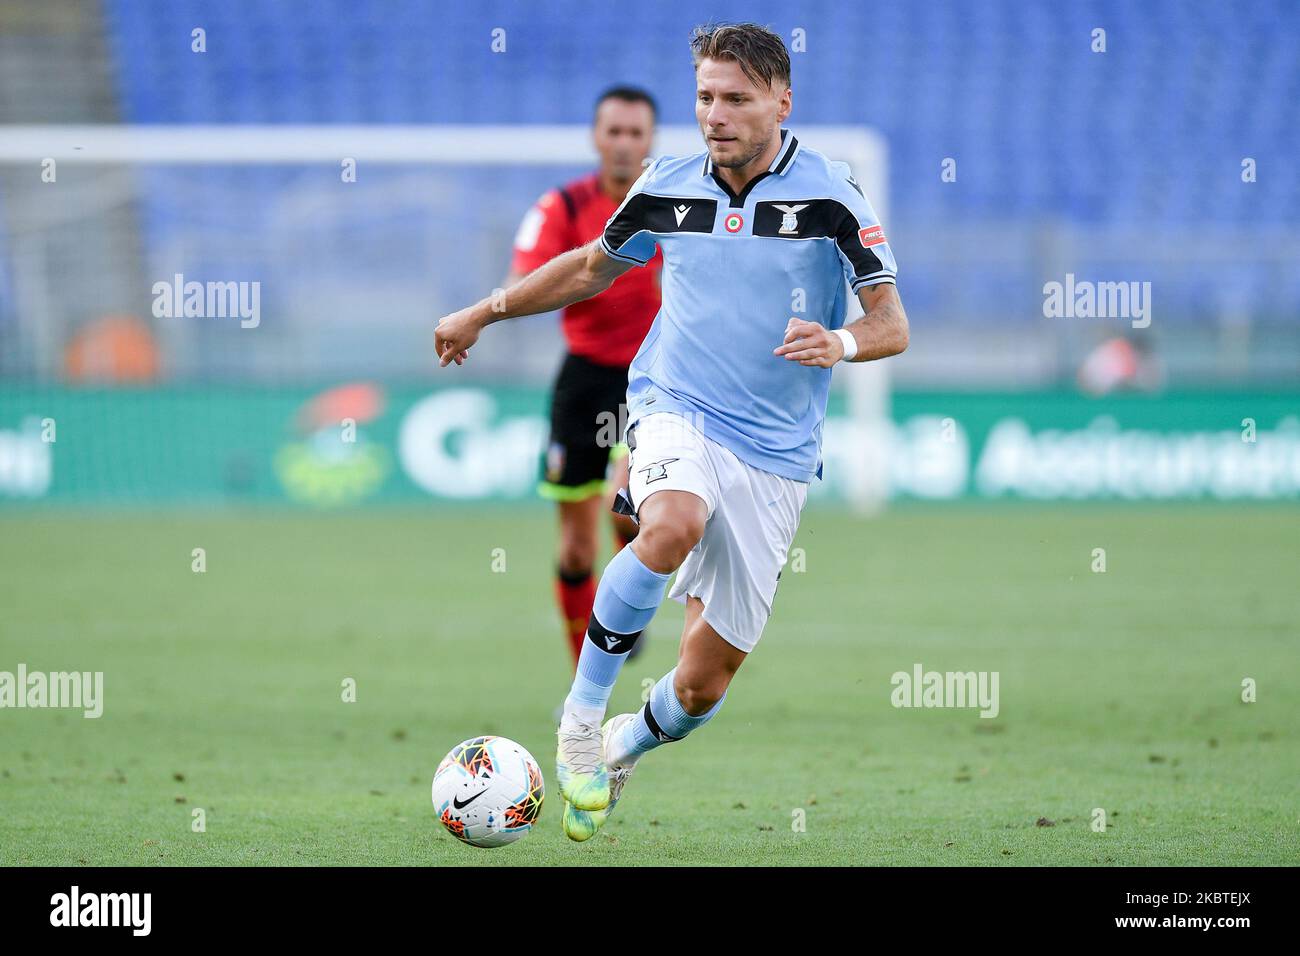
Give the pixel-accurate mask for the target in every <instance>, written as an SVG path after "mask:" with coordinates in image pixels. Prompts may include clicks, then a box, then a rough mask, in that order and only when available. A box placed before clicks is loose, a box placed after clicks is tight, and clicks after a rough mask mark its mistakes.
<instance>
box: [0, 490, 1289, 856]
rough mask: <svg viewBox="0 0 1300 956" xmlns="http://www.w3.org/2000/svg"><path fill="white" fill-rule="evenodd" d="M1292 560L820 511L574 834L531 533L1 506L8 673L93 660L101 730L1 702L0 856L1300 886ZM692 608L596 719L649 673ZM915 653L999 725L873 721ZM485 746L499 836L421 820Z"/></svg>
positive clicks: (979, 521)
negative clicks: (830, 867) (519, 781)
mask: <svg viewBox="0 0 1300 956" xmlns="http://www.w3.org/2000/svg"><path fill="white" fill-rule="evenodd" d="M1297 542H1300V512H1297V511H1296V510H1294V509H1290V508H1286V507H1242V508H1237V507H1226V506H1222V507H1221V506H1206V507H1192V506H1183V507H1167V508H1143V507H1138V506H1106V507H1101V506H1098V507H1083V506H1079V507H1068V508H1059V507H1048V506H1027V505H1026V506H1005V507H1004V506H997V507H993V506H986V507H970V508H951V507H944V508H939V507H921V506H911V507H906V506H905V507H901V508H898V509H895V510H894V511H892V512H891V513H890V514H888V515H886V516H885V517H883V518H880V519H877V520H870V521H864V520H856V519H852V518H848V517H846V516H844V515H841V514H839V513H836V512H831V511H824V510H821V511H819V510H815V509H810V510H809V511H808V512H807V513H806V514H805V517H804V523H803V525H802V527H801V528H800V531H799V534H798V537H797V539H796V542H795V546H796V547H797V548H803V549H804V561H805V562H806V570H805V571H804V572H803V573H793V572H792V571H790V570H787V572H786V574H785V575H784V576H783V578H782V582H781V588H780V592H779V594H778V597H777V601H776V608H775V611H774V613H773V616H772V619H771V622H770V624H769V626H768V628H767V631H766V633H765V634H764V637H763V640H762V643H761V644H760V645H759V647H758V650H757V651H756V652H755V654H754V655H753V656H752V658H751V659H750V660H749V661H748V662H747V663H746V664H745V666H744V668H743V669H742V670H741V672H740V674H739V675H738V677H737V680H736V683H735V684H734V685H733V687H732V691H731V694H730V696H729V697H728V700H727V704H726V706H725V707H724V708H723V709H722V711H721V713H720V714H719V716H718V717H717V719H716V720H714V722H713V723H712V724H710V725H709V726H708V727H706V728H704V729H703V730H701V731H700V732H699V733H698V734H696V735H694V736H692V737H691V738H690V739H689V740H686V741H684V742H682V743H680V744H676V745H673V746H670V747H667V748H664V749H661V750H659V751H657V752H655V753H653V754H651V755H649V756H648V757H647V758H646V759H645V761H644V762H643V763H642V765H641V767H640V768H639V769H638V772H637V776H636V778H635V779H634V780H633V781H632V784H631V785H630V787H629V789H628V791H627V795H626V797H625V799H624V801H623V802H622V804H621V805H620V807H619V812H618V814H617V815H616V817H615V818H614V819H613V820H612V821H611V822H610V824H609V826H608V827H607V828H606V830H605V831H603V832H602V833H601V834H599V835H598V836H597V837H596V838H595V839H594V840H592V841H591V842H590V843H589V844H586V845H577V844H571V843H569V842H568V841H567V840H566V839H565V838H564V836H563V834H562V833H561V830H560V811H561V801H560V797H559V794H558V792H557V791H556V790H555V788H554V785H553V779H552V778H553V776H554V749H553V742H554V736H553V725H552V716H551V714H552V710H553V709H554V707H555V706H556V704H557V703H558V702H559V701H560V699H561V698H562V697H563V695H564V693H565V690H566V688H567V680H568V673H569V671H568V661H567V652H566V651H565V649H564V643H563V639H562V637H561V635H560V630H559V624H558V621H557V620H556V614H555V611H554V608H553V605H552V598H551V577H550V574H551V566H552V549H553V546H554V527H553V517H552V515H551V513H550V512H549V511H548V510H545V509H543V508H540V507H535V508H529V507H514V508H498V509H487V508H477V509H452V508H437V509H432V508H431V509H429V510H426V511H412V510H400V511H396V510H394V511H383V510H379V511H369V512H350V513H346V514H337V515H313V514H306V513H301V512H298V513H284V512H276V511H266V512H171V513H162V514H158V513H152V512H146V511H143V510H140V511H123V512H115V513H111V514H104V513H99V514H71V513H67V512H55V511H39V510H28V511H18V512H9V513H8V514H6V515H4V516H0V670H6V671H14V670H15V669H16V667H17V665H18V664H19V663H20V662H22V663H25V664H26V665H27V666H28V668H29V669H31V670H46V671H53V670H83V671H87V670H88V671H103V672H104V673H105V677H104V681H105V685H104V695H105V711H104V715H103V717H101V718H100V719H98V720H86V719H83V718H82V717H81V715H80V713H76V712H71V711H66V710H29V709H24V710H9V709H5V710H0V807H3V812H0V863H4V864H9V865H21V864H67V865H79V864H89V865H97V864H142V865H150V864H171V865H191V864H193V865H205V864H253V865H257V864H291V865H292V864H409V865H466V864H551V865H554V864H584V863H593V864H602V863H620V864H652V863H653V864H665V863H667V864H697V863H700V864H704V863H709V864H747V863H749V864H778V865H780V864H976V865H1008V864H1010V865H1017V864H1018V865H1040V864H1081V865H1115V866H1118V865H1128V864H1156V865H1159V864H1295V863H1297V862H1300V838H1298V837H1297V834H1298V833H1300V806H1298V801H1297V781H1298V780H1300V745H1298V740H1300V737H1298V735H1300V653H1297V639H1298V638H1300V632H1298V628H1300V588H1298V587H1297V585H1296V569H1297V562H1296V555H1297ZM199 547H201V548H204V549H205V551H206V561H207V570H206V572H205V573H202V574H198V573H194V572H193V571H192V570H191V552H192V550H193V549H194V548H199ZM1094 548H1104V549H1105V551H1106V565H1107V569H1106V572H1105V573H1093V571H1092V570H1091V565H1092V562H1093V549H1094ZM494 549H502V550H501V551H494ZM502 559H504V562H505V567H504V570H501V564H500V562H501V560H502ZM494 564H495V566H496V569H495V570H494ZM681 617H682V615H681V608H680V606H679V605H676V604H673V603H668V604H666V605H665V607H664V609H663V610H662V611H661V612H660V614H659V616H658V618H656V620H655V622H654V623H653V624H652V625H651V630H650V632H649V638H648V639H649V645H648V648H647V650H646V652H645V653H644V654H643V655H642V656H641V657H640V658H639V659H638V660H636V661H633V662H632V663H630V664H629V665H628V666H627V668H626V669H625V670H624V672H623V676H622V678H621V679H620V681H619V685H618V687H617V688H616V690H615V695H614V700H613V707H614V708H616V709H617V710H628V709H631V708H633V707H634V706H636V705H637V704H638V702H639V700H640V693H641V687H642V682H643V681H646V680H653V679H655V678H658V677H659V676H660V675H661V674H663V673H664V672H665V671H666V670H667V669H668V668H669V667H670V666H672V663H673V661H674V659H675V654H676V645H677V638H678V635H679V633H680V627H681ZM915 663H921V664H922V665H924V667H925V668H927V669H933V670H941V671H944V670H961V671H964V670H976V671H980V670H983V671H997V672H999V674H1000V679H1001V680H1000V696H1001V701H1000V703H1001V713H1000V714H999V716H998V717H997V718H995V719H993V720H986V719H981V718H980V717H979V716H978V715H977V713H976V712H975V711H973V710H922V709H896V708H894V707H893V706H891V703H890V692H891V690H892V688H891V685H890V676H891V675H892V674H893V673H894V672H896V671H900V670H902V671H909V670H910V669H911V668H912V665H913V664H915ZM349 677H350V678H354V679H355V680H356V683H357V698H358V699H357V701H356V702H355V703H344V702H343V701H342V691H341V684H342V681H343V680H344V679H345V678H349ZM1244 678H1253V679H1254V680H1255V681H1257V687H1258V699H1257V701H1256V702H1254V703H1244V702H1243V701H1242V700H1241V685H1242V681H1243V679H1244ZM612 712H616V711H612ZM480 733H495V734H504V735H506V736H510V737H513V738H515V739H517V740H519V741H520V742H521V743H523V744H524V745H525V746H526V747H528V748H529V749H530V750H531V751H532V752H533V754H534V755H535V756H536V757H537V758H538V760H539V761H540V763H541V765H542V769H543V772H544V773H545V774H546V777H547V785H548V793H547V797H546V803H545V806H544V808H543V812H542V819H541V822H540V825H539V827H538V829H537V832H535V833H533V834H532V835H530V836H529V837H527V838H526V839H525V840H523V841H521V842H520V843H517V844H515V845H514V846H511V847H508V848H504V849H497V850H478V849H474V848H470V847H465V846H462V845H461V844H459V843H458V842H456V841H455V840H453V839H452V838H451V837H450V836H448V835H447V834H445V833H444V832H442V830H441V828H440V827H439V826H438V825H437V823H436V821H435V820H434V818H433V814H432V809H431V806H430V802H429V781H430V777H431V775H432V772H433V769H434V767H435V766H436V764H437V762H438V761H439V760H440V759H441V757H442V756H443V755H444V753H446V751H447V750H448V749H449V748H450V747H451V746H452V745H453V744H455V743H457V742H458V741H460V740H461V739H463V738H465V737H469V736H473V735H476V734H480ZM1098 807H1100V808H1104V810H1105V811H1106V814H1107V818H1108V823H1109V826H1108V828H1107V830H1106V832H1104V833H1097V832H1094V831H1093V830H1092V828H1091V827H1090V821H1091V818H1092V813H1093V810H1094V808H1098ZM195 808H202V809H203V810H204V812H205V814H206V825H207V829H206V832H202V833H196V832H193V831H192V829H191V819H192V816H191V813H192V810H193V809H195ZM801 817H802V819H803V820H804V824H805V825H804V827H803V829H802V832H800V829H799V828H798V827H797V826H796V823H797V821H798V820H799V819H800V818H801ZM1040 818H1041V819H1044V824H1043V825H1039V821H1040ZM1046 821H1051V822H1052V823H1053V824H1054V825H1046Z"/></svg>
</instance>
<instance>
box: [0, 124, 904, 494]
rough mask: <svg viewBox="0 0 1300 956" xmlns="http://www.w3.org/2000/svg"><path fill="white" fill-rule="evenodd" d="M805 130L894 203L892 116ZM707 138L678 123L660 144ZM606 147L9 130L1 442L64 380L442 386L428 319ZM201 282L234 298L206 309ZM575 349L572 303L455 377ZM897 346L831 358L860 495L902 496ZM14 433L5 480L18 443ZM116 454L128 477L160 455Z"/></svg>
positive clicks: (586, 138)
mask: <svg viewBox="0 0 1300 956" xmlns="http://www.w3.org/2000/svg"><path fill="white" fill-rule="evenodd" d="M798 133H799V136H800V138H801V139H802V140H803V141H804V142H805V143H807V144H809V145H811V146H814V147H815V148H817V149H819V150H820V151H821V152H823V153H826V154H827V155H829V156H831V157H833V158H835V159H840V160H844V161H845V162H847V163H848V164H849V165H850V166H851V168H852V169H853V172H854V176H855V178H856V179H857V180H858V182H859V183H860V184H861V185H862V186H863V188H864V190H865V191H866V193H867V195H868V196H870V197H871V199H872V202H873V204H874V205H875V207H876V210H877V212H878V213H879V214H880V216H881V218H882V220H884V221H886V222H888V210H887V201H888V190H887V166H886V159H887V157H886V151H885V146H884V143H883V141H882V140H881V138H880V137H879V136H878V135H877V134H876V133H874V132H873V131H871V130H868V129H864V128H859V127H838V126H835V127H824V126H822V127H819V126H810V127H799V129H798ZM699 142H700V140H699V132H698V130H697V129H696V128H694V127H683V126H667V127H661V128H660V129H659V131H658V133H657V137H656V144H655V150H654V153H655V155H661V154H667V155H681V154H684V153H690V152H695V151H697V150H698V149H699V148H700V147H699ZM594 163H595V154H594V151H593V150H592V147H591V143H590V132H589V130H588V129H587V127H585V126H421V127H403V126H345V125H331V126H311V127H294V126H274V127H269V126H258V127H248V126H207V127H192V126H191V127H176V126H151V127H125V126H117V127H114V126H81V127H75V126H31V127H22V126H9V127H6V129H5V133H4V136H3V137H0V249H5V250H7V255H6V256H4V257H3V259H0V381H2V382H3V387H4V394H3V395H0V402H3V403H5V404H0V414H3V415H4V416H5V417H3V418H0V439H3V438H4V436H5V435H8V436H9V439H10V440H12V439H13V436H14V434H15V433H16V430H17V431H21V430H22V429H23V428H24V427H26V426H23V425H21V424H20V423H18V422H16V421H14V420H12V419H13V416H15V415H18V414H20V413H21V414H24V415H25V416H26V417H27V418H30V414H29V413H24V412H22V407H27V406H22V403H21V402H17V403H16V399H15V396H19V397H21V396H22V395H23V394H26V395H27V396H28V397H30V396H31V395H32V394H34V393H36V392H38V391H40V390H41V389H56V388H66V387H67V386H68V385H73V386H87V385H94V386H98V385H101V384H105V383H107V384H110V385H122V384H128V385H129V384H134V385H139V384H146V383H147V384H154V385H157V384H162V385H165V386H167V387H168V388H175V387H188V386H203V387H205V388H213V387H215V388H229V389H232V390H241V389H243V390H249V389H250V388H255V387H258V386H276V387H281V386H286V385H300V386H303V387H324V386H327V385H328V384H329V383H332V382H342V381H349V380H355V379H362V378H364V379H369V380H375V381H383V382H388V383H395V382H396V383H408V384H416V383H423V384H426V385H427V384H428V383H429V382H430V380H431V367H432V362H433V355H432V342H431V334H430V333H431V329H432V324H433V321H434V319H436V317H437V316H439V315H441V314H444V313H445V312H448V311H451V310H453V309H455V308H459V307H461V306H463V305H465V304H467V303H469V302H471V301H475V300H477V299H478V298H480V297H482V296H483V295H485V294H487V293H489V292H490V291H491V290H492V289H493V288H495V287H497V286H499V285H500V284H501V283H502V281H503V279H504V277H505V275H506V273H507V271H508V267H509V258H510V248H511V241H512V238H513V236H514V233H515V230H516V228H517V226H518V224H519V222H520V220H521V218H522V216H523V214H524V212H525V211H526V210H527V209H528V207H529V206H530V205H531V204H532V203H533V202H534V201H535V200H536V199H537V197H538V196H540V195H541V194H542V193H543V192H545V191H546V190H547V189H549V188H552V187H553V186H555V185H556V184H557V183H560V182H563V181H564V180H565V179H567V178H572V177H574V176H577V175H580V174H581V173H583V172H585V171H587V170H589V169H591V168H592V167H593V165H594ZM196 282H197V283H200V284H201V285H202V286H203V290H204V293H205V304H206V305H207V306H213V305H214V303H215V309H216V312H215V314H214V312H213V310H212V309H211V308H206V309H205V310H204V312H203V317H202V318H193V319H191V318H187V317H186V316H185V314H184V312H185V301H186V299H187V298H188V296H187V292H186V290H187V288H188V286H189V284H190V283H196ZM214 286H215V287H216V288H215V289H214V288H213V287H214ZM214 297H215V298H214ZM849 298H850V308H851V309H856V302H855V301H854V300H853V297H851V296H850V297H849ZM562 348H563V344H562V340H561V338H560V336H559V334H558V327H557V324H556V321H555V317H554V316H550V317H539V318H535V319H525V320H521V321H519V322H516V323H512V327H511V329H510V330H509V333H508V334H494V335H487V336H484V338H483V340H482V341H481V342H480V343H479V345H478V346H477V347H476V354H475V357H474V361H473V362H471V363H468V364H467V365H466V366H464V367H463V368H462V369H458V370H457V373H456V382H457V383H458V384H470V383H472V384H474V385H477V386H479V387H482V388H485V389H494V388H519V387H523V386H530V387H534V388H537V389H540V388H544V387H545V386H546V384H547V383H548V382H549V379H550V377H551V376H552V375H553V373H554V368H555V365H556V361H557V359H558V357H559V354H560V352H561V351H562ZM887 364H888V363H869V364H865V365H857V366H853V367H852V368H848V369H843V370H841V371H839V372H837V374H836V377H835V382H836V395H835V399H834V400H835V401H836V402H837V403H841V402H842V403H843V412H844V413H843V414H842V415H837V417H836V419H835V420H834V421H833V422H832V423H831V425H828V432H827V435H826V445H827V458H828V462H830V461H831V460H832V458H833V459H834V461H835V463H836V464H835V469H834V471H835V475H834V479H833V480H835V481H836V482H837V484H838V493H839V494H840V495H843V496H845V497H847V498H848V499H849V500H850V501H851V502H852V503H853V505H854V506H855V507H856V508H858V509H860V510H864V511H870V510H874V509H875V508H878V507H879V506H880V504H881V502H882V501H883V500H884V497H885V493H886V484H887V481H886V476H887V472H886V455H885V445H886V438H887V433H888V418H889V409H888V395H889V389H888V380H887ZM436 384H438V385H442V384H444V383H443V382H441V381H437V382H436ZM6 396H7V397H6ZM84 400H86V401H89V400H90V399H84ZM28 405H30V403H28ZM20 406H22V407H20ZM207 414H210V415H211V416H212V417H213V421H211V422H209V423H207V424H210V425H212V426H213V427H217V426H219V424H220V422H219V420H218V419H220V417H221V414H222V413H221V411H220V409H219V407H216V406H209V411H208V413H207ZM142 415H144V418H143V419H142V420H144V421H147V420H148V412H147V411H144V412H142ZM832 426H833V427H832ZM198 427H204V424H203V423H202V422H200V423H199V424H198ZM159 428H160V429H161V430H162V431H163V432H165V430H166V429H165V428H163V427H162V425H161V424H160V425H159ZM5 447H7V446H6V445H5V443H4V441H0V486H2V485H4V475H5V473H6V471H5V469H6V468H8V469H10V471H12V469H13V468H14V467H16V466H15V465H14V464H13V462H14V461H16V460H18V459H16V458H15V457H14V455H13V454H12V450H11V453H6V452H5V451H4V448H5ZM106 453H107V454H110V455H111V454H112V451H111V447H110V448H106ZM6 454H8V457H6ZM534 458H535V456H533V455H530V456H529V460H528V461H527V462H526V463H524V464H519V465H518V471H519V474H520V475H522V474H523V473H524V471H525V469H527V470H528V471H529V472H532V471H534V470H535V460H534ZM24 460H25V459H24ZM6 462H8V464H6ZM107 464H111V463H107ZM107 464H106V466H107ZM118 467H119V468H120V469H121V470H122V471H123V474H124V475H125V476H126V477H124V478H123V481H125V482H128V483H129V480H130V476H131V473H132V472H133V471H134V470H137V469H140V470H143V469H145V468H147V467H149V462H147V461H135V462H132V461H129V460H127V461H123V462H121V463H119V465H118ZM830 471H832V469H831V467H830V465H829V464H828V472H830ZM828 477H831V476H830V475H828ZM520 480H521V481H522V480H523V479H522V478H521V479H520ZM4 496H5V489H4V488H3V487H0V499H3V497H4Z"/></svg>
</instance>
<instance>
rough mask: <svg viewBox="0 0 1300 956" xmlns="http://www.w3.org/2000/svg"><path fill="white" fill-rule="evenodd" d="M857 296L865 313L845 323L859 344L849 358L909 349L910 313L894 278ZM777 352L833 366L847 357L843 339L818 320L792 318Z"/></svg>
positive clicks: (800, 360)
mask: <svg viewBox="0 0 1300 956" xmlns="http://www.w3.org/2000/svg"><path fill="white" fill-rule="evenodd" d="M858 300H859V301H860V302H861V303H862V309H863V311H864V312H865V313H866V314H865V315H863V316H862V318H860V319H858V320H857V321H856V322H853V323H851V324H849V325H846V326H844V328H845V329H846V330H847V331H848V332H849V334H850V335H852V336H853V341H854V342H856V343H857V345H858V349H857V353H856V354H855V355H854V356H853V357H852V358H850V359H847V361H849V362H870V361H871V360H872V359H882V358H888V357H889V356H891V355H897V354H898V353H899V352H902V351H903V350H904V349H906V348H907V313H906V312H904V311H903V301H902V299H900V298H899V297H898V287H897V286H895V285H894V284H893V283H892V282H882V283H880V284H879V285H870V286H866V287H864V288H862V289H861V290H859V291H858ZM774 354H776V355H781V356H784V357H785V358H786V359H787V360H789V361H791V362H798V363H799V364H800V365H811V366H814V367H816V368H830V367H831V366H832V365H834V364H835V363H836V362H838V361H839V360H840V359H842V358H844V341H843V340H842V339H841V338H840V337H839V335H838V334H837V333H835V332H832V331H830V330H829V329H827V328H825V327H824V326H822V325H819V324H818V323H816V322H808V321H806V320H804V319H793V318H792V319H791V320H790V322H789V324H788V325H787V326H786V329H785V339H784V340H783V341H782V343H781V345H779V346H778V347H777V348H776V349H775V350H774Z"/></svg>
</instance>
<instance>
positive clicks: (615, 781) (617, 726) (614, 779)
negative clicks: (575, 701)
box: [564, 714, 636, 843]
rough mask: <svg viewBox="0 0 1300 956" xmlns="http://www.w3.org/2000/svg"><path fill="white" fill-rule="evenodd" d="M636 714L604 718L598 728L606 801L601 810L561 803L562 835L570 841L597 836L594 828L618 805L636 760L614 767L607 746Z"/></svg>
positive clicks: (601, 823)
mask: <svg viewBox="0 0 1300 956" xmlns="http://www.w3.org/2000/svg"><path fill="white" fill-rule="evenodd" d="M635 717H636V714H618V715H617V716H615V717H611V718H610V719H609V720H607V721H605V726H604V728H603V729H602V730H601V735H602V736H603V737H604V749H603V750H602V758H603V759H602V762H603V763H604V764H605V765H606V767H607V768H608V770H607V773H608V778H609V804H608V805H607V806H605V807H604V808H603V809H600V810H580V809H578V808H577V807H575V806H574V805H573V804H572V803H569V802H567V801H566V802H565V804H564V835H565V836H567V837H568V838H569V839H570V840H574V841H575V842H578V843H582V842H583V841H585V840H590V839H591V838H592V837H594V836H595V835H596V831H597V830H599V829H600V828H601V827H602V826H604V825H605V821H606V820H608V819H609V815H610V814H611V813H613V812H614V807H616V806H617V805H618V799H619V797H621V796H622V795H623V788H624V787H625V786H627V781H628V779H629V778H630V777H631V776H632V771H633V770H634V769H636V761H633V762H632V763H630V764H623V765H619V766H614V765H613V764H611V763H610V761H609V751H608V749H607V748H608V745H609V742H610V741H611V740H614V739H615V738H616V736H617V734H619V733H620V732H621V731H622V730H623V727H624V726H625V725H626V724H627V722H628V721H629V720H633V719H635Z"/></svg>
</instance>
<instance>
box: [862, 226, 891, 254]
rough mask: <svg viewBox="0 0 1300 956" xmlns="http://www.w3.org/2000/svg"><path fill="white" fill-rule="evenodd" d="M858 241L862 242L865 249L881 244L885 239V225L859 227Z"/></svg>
mask: <svg viewBox="0 0 1300 956" xmlns="http://www.w3.org/2000/svg"><path fill="white" fill-rule="evenodd" d="M858 241H859V242H861V243H862V247H863V248H864V249H870V248H871V247H872V246H878V245H880V244H881V243H882V242H884V241H885V227H884V226H867V227H866V228H865V229H859V230H858Z"/></svg>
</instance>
